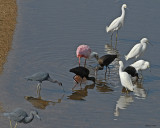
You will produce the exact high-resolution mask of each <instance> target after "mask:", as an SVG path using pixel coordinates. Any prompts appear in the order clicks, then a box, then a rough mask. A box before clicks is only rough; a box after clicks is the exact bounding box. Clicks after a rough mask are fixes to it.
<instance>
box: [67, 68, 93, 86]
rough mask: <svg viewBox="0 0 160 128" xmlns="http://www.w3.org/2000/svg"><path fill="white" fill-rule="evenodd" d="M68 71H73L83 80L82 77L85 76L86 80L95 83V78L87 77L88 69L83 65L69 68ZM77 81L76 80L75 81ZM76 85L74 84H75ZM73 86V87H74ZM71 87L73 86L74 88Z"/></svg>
mask: <svg viewBox="0 0 160 128" xmlns="http://www.w3.org/2000/svg"><path fill="white" fill-rule="evenodd" d="M70 72H73V73H75V74H76V75H78V76H80V77H81V78H82V80H83V78H86V79H87V80H91V81H93V82H94V83H95V78H94V77H89V73H90V72H89V70H88V69H87V68H85V67H82V66H79V67H75V68H72V69H70ZM76 75H75V76H74V77H73V79H74V80H75V81H76V79H75V77H76ZM76 82H77V83H78V81H76ZM81 83H82V81H81V82H80V86H81ZM75 86H76V85H75ZM75 86H74V87H75ZM74 87H73V88H74Z"/></svg>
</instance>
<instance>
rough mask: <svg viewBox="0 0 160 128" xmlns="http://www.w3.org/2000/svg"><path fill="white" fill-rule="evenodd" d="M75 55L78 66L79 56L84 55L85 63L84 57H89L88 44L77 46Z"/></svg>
mask: <svg viewBox="0 0 160 128" xmlns="http://www.w3.org/2000/svg"><path fill="white" fill-rule="evenodd" d="M76 54H77V57H78V58H79V66H80V58H81V57H84V58H85V64H84V65H86V59H88V58H89V57H90V54H91V49H90V47H89V46H88V45H79V46H78V47H77V51H76Z"/></svg>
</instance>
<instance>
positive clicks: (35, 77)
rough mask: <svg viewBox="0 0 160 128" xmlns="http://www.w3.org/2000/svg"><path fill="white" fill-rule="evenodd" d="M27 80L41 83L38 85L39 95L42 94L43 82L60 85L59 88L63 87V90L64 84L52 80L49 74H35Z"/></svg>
mask: <svg viewBox="0 0 160 128" xmlns="http://www.w3.org/2000/svg"><path fill="white" fill-rule="evenodd" d="M25 79H27V80H30V81H38V82H39V83H38V85H37V94H39V93H40V90H41V84H42V81H50V82H52V83H58V84H59V86H61V87H62V88H63V86H62V83H61V82H58V81H57V80H53V79H51V77H50V76H49V73H47V72H38V73H35V74H33V75H31V76H28V77H25ZM63 91H64V88H63Z"/></svg>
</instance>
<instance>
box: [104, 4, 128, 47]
mask: <svg viewBox="0 0 160 128" xmlns="http://www.w3.org/2000/svg"><path fill="white" fill-rule="evenodd" d="M125 8H127V5H126V4H123V5H122V7H121V10H122V14H121V16H120V17H118V18H116V19H115V20H113V21H112V23H111V24H110V25H109V27H108V26H106V31H107V33H108V32H111V43H112V36H113V33H114V31H117V33H116V45H117V36H118V30H119V29H120V28H121V27H122V26H123V24H124V17H125Z"/></svg>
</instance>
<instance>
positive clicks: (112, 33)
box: [111, 32, 113, 46]
mask: <svg viewBox="0 0 160 128" xmlns="http://www.w3.org/2000/svg"><path fill="white" fill-rule="evenodd" d="M112 36H113V32H112V34H111V46H112Z"/></svg>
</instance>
